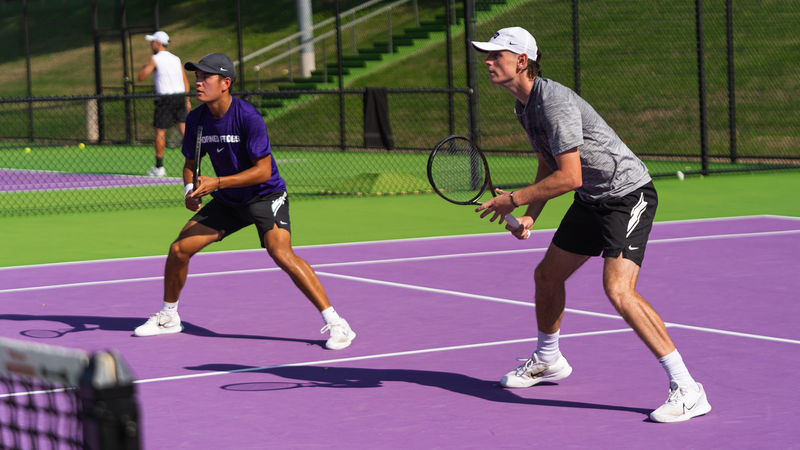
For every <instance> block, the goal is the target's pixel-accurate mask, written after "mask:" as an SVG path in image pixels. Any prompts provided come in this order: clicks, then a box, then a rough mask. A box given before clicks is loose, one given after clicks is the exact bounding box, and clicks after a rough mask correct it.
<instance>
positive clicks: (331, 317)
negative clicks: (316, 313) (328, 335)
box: [322, 306, 339, 325]
mask: <svg viewBox="0 0 800 450" xmlns="http://www.w3.org/2000/svg"><path fill="white" fill-rule="evenodd" d="M322 320H324V321H325V325H328V324H331V323H333V322H336V321H337V320H339V313H337V312H336V310H335V309H333V306H331V307H329V308H327V309H325V310H324V311H322Z"/></svg>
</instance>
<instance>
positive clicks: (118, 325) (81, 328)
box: [0, 314, 325, 348]
mask: <svg viewBox="0 0 800 450" xmlns="http://www.w3.org/2000/svg"><path fill="white" fill-rule="evenodd" d="M0 320H11V321H16V322H25V321H44V322H60V323H62V324H64V325H65V326H63V327H59V326H57V325H55V324H54V325H52V326H47V328H35V329H30V330H23V331H21V332H20V334H22V335H23V336H26V337H29V338H35V339H57V338H60V337H61V336H64V335H65V334H69V333H82V332H88V331H95V330H104V331H128V332H130V333H131V335H133V330H134V329H136V327H138V326H139V325H141V324H143V323H144V322H145V319H143V318H141V317H101V316H64V315H41V316H37V315H33V314H0ZM181 323H182V324H183V326H184V330H183V333H184V334H190V335H193V336H202V337H211V338H228V339H257V340H265V341H280V342H300V343H304V344H307V345H316V346H319V347H322V348H324V347H325V341H324V340H309V339H293V338H285V337H275V336H254V335H249V334H225V333H216V332H214V331H211V330H209V329H208V328H203V327H201V326H198V325H194V324H192V323H191V322H187V321H185V320H182V321H181Z"/></svg>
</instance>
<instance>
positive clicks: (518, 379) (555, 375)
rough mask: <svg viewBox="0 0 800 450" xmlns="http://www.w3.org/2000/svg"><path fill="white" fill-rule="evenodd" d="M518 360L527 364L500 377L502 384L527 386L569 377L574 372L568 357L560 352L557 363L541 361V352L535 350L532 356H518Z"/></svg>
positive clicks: (511, 386) (508, 386) (516, 386)
mask: <svg viewBox="0 0 800 450" xmlns="http://www.w3.org/2000/svg"><path fill="white" fill-rule="evenodd" d="M517 361H525V364H522V365H521V366H519V367H517V368H516V369H515V370H512V371H511V372H508V373H507V374H506V375H505V376H504V377H503V378H501V379H500V385H502V386H503V387H507V388H526V387H531V386H533V385H534V384H537V383H540V382H542V381H556V380H561V379H564V378H567V377H568V376H569V374H571V373H572V366H570V365H569V363H568V362H567V359H566V358H564V356H563V355H562V354H561V353H559V354H558V359H557V360H556V362H555V364H547V363H543V362H541V361H539V353H538V352H533V355H531V358H530V359H528V360H526V359H524V358H517Z"/></svg>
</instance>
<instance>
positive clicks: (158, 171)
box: [145, 167, 167, 178]
mask: <svg viewBox="0 0 800 450" xmlns="http://www.w3.org/2000/svg"><path fill="white" fill-rule="evenodd" d="M145 175H147V176H148V177H159V178H163V177H165V176H167V169H165V168H163V167H153V168H152V169H150V170H149V171H147V173H146V174H145Z"/></svg>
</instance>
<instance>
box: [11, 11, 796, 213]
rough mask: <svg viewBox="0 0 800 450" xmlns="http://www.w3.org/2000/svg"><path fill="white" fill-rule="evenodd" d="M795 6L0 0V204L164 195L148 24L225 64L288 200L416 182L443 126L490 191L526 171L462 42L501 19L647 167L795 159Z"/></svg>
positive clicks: (511, 128) (736, 166) (530, 168)
mask: <svg viewBox="0 0 800 450" xmlns="http://www.w3.org/2000/svg"><path fill="white" fill-rule="evenodd" d="M304 8H305V9H304ZM465 11H467V13H466V14H465ZM337 12H338V15H337ZM798 13H800V5H797V4H794V3H792V2H755V3H753V2H749V3H747V2H741V1H736V2H733V1H732V0H728V1H727V4H726V3H725V2H711V1H708V0H705V1H697V0H685V1H681V2H677V3H676V2H673V3H669V4H667V3H663V2H656V1H639V2H634V1H624V2H612V1H608V0H592V1H588V0H582V1H578V0H573V1H572V2H569V1H564V0H559V1H553V0H547V1H545V0H394V1H389V0H369V1H364V0H338V1H336V0H314V1H310V0H309V1H305V0H301V1H298V0H273V1H271V2H269V4H264V3H263V2H248V1H241V2H239V1H237V2H230V3H222V4H221V3H219V2H215V1H213V0H197V1H194V2H191V3H185V2H182V1H178V0H172V1H165V0H47V1H43V0H36V1H20V0H16V1H11V0H0V40H1V41H2V42H3V43H4V45H3V46H2V47H0V68H2V70H0V170H2V179H3V183H2V189H0V214H2V215H20V214H42V213H52V212H68V211H89V210H105V209H119V208H140V207H155V206H178V205H181V204H182V199H181V194H182V192H183V190H182V186H181V185H182V181H181V180H180V174H181V167H182V165H183V156H182V155H181V154H180V150H179V148H180V143H181V134H180V133H179V132H178V131H177V128H176V127H172V128H171V129H170V130H168V131H167V136H166V140H167V150H166V155H165V158H164V164H165V168H166V172H167V176H166V177H163V178H161V177H149V176H145V175H144V174H145V173H146V172H147V171H148V169H149V168H151V167H152V165H153V162H154V149H153V140H154V136H155V129H154V127H153V114H154V98H156V97H157V96H156V94H154V93H153V92H154V89H153V86H152V78H149V79H147V80H145V81H143V82H139V81H138V80H137V77H136V75H137V73H138V71H139V69H140V68H141V67H142V66H143V65H144V64H145V62H147V60H148V58H149V56H150V55H151V54H152V53H151V50H150V47H149V43H148V42H147V41H145V39H144V35H146V34H150V33H152V32H153V31H155V30H158V29H161V30H164V31H167V32H168V33H169V35H170V45H169V47H168V50H169V51H170V52H172V53H174V54H176V55H178V56H179V57H181V59H182V60H183V61H198V60H199V59H200V58H201V57H202V56H203V55H205V54H207V53H211V52H222V53H226V54H228V55H229V56H230V57H231V58H232V59H234V60H235V62H236V64H237V73H238V77H237V80H236V83H235V92H234V95H236V96H239V97H241V98H244V99H246V100H248V101H249V102H250V103H252V104H253V105H254V106H256V107H257V108H258V109H259V110H260V111H261V113H262V115H263V117H264V120H265V123H266V126H267V130H268V132H269V134H270V138H271V142H272V145H273V148H274V155H275V158H276V159H277V160H278V163H279V167H280V170H281V173H282V175H283V176H284V177H285V178H286V179H287V183H288V185H289V188H290V191H291V193H292V194H293V195H295V196H296V197H300V198H303V197H305V198H314V197H318V196H320V195H396V194H404V193H414V192H418V193H420V192H421V193H424V192H426V191H428V190H429V186H428V185H427V181H426V177H425V173H424V172H425V163H426V160H427V152H428V151H429V149H431V148H432V147H433V146H434V145H435V144H436V142H438V141H439V140H440V139H441V138H443V137H444V136H447V135H449V134H463V135H467V136H470V137H472V138H473V139H475V140H476V141H478V142H479V143H480V144H481V146H482V147H483V148H484V150H486V151H488V152H490V153H491V156H490V161H489V164H490V165H492V167H493V178H494V179H495V180H494V181H495V184H497V185H500V186H522V185H526V184H527V183H529V182H531V181H532V178H533V176H534V175H535V171H536V158H535V157H534V156H533V155H532V153H531V151H530V147H529V145H528V142H527V138H526V136H525V134H524V131H523V130H522V129H521V127H520V126H519V124H518V123H517V121H516V118H515V116H514V115H513V112H512V106H513V101H514V98H513V97H512V96H511V95H510V94H508V92H507V91H506V90H505V89H503V88H500V87H497V86H493V85H492V84H491V83H490V82H489V79H488V75H487V72H486V70H485V68H484V66H483V56H482V55H479V54H476V53H474V52H471V51H470V52H468V51H467V48H468V43H467V42H468V40H469V39H467V36H472V37H473V38H475V39H478V40H482V41H485V40H488V39H489V38H490V37H491V36H492V35H493V34H494V32H495V31H497V30H498V29H500V28H503V27H508V26H522V27H525V28H527V29H528V30H530V31H531V32H532V34H533V35H534V36H535V37H536V39H537V42H538V45H539V48H540V49H541V51H542V54H543V58H542V67H543V76H545V77H547V78H551V79H554V80H556V81H558V82H560V83H562V84H564V85H566V86H568V87H571V88H573V89H574V90H576V91H577V92H579V93H580V94H581V96H583V97H584V98H585V99H586V100H587V101H589V103H590V104H592V105H593V106H594V108H595V109H596V110H597V111H598V112H599V113H600V115H601V116H603V117H604V118H605V120H606V121H607V122H608V123H609V124H610V125H611V126H612V128H614V129H615V130H616V131H617V133H618V134H619V135H620V136H621V137H622V138H623V140H624V141H625V142H627V144H628V145H629V147H631V149H632V150H633V151H634V152H635V153H636V154H637V155H638V156H640V158H642V159H643V160H644V161H645V163H646V164H647V165H648V167H649V169H650V171H651V174H653V175H654V176H670V175H674V174H675V173H676V171H679V170H680V171H683V172H684V173H686V174H692V173H697V174H708V173H713V172H722V171H744V170H765V169H776V168H796V167H798V165H799V164H800V145H798V144H800V142H798V141H800V137H799V136H798V132H797V130H796V129H795V128H796V127H794V126H793V125H794V124H796V123H798V107H797V105H798V103H797V100H798V97H800V95H799V94H798V89H797V87H798V86H797V84H798V77H797V75H796V71H795V70H794V69H793V66H794V63H793V61H794V58H792V55H793V54H794V53H796V51H795V50H796V46H797V42H796V37H795V35H796V32H795V30H796V29H797V28H798V25H800V14H798ZM465 15H466V16H467V17H468V20H464V17H465ZM698 31H700V32H698ZM699 43H700V44H702V45H699ZM189 78H190V80H191V79H192V78H193V76H192V75H191V74H190V75H189ZM370 87H385V88H388V91H387V95H386V99H387V101H388V108H387V110H386V111H379V112H378V114H381V113H383V114H384V115H385V116H386V117H382V119H384V120H386V121H388V123H389V124H390V126H391V130H392V134H393V136H392V139H393V145H391V146H387V145H384V146H383V148H375V147H374V145H371V144H368V143H367V142H366V140H365V135H366V134H367V132H368V131H372V130H367V129H366V128H365V123H367V119H368V118H374V117H368V116H370V115H374V114H376V113H375V112H374V111H373V110H369V111H368V109H366V108H365V98H366V92H367V90H368V88H370ZM198 105H199V103H198V102H197V101H196V100H194V98H192V106H193V107H196V106H198ZM379 147H380V146H379ZM495 168H496V170H495ZM207 169H208V170H206V173H210V172H211V170H210V167H209V168H207Z"/></svg>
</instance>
